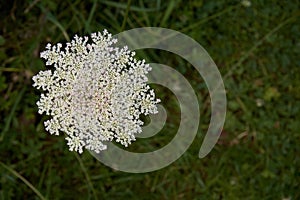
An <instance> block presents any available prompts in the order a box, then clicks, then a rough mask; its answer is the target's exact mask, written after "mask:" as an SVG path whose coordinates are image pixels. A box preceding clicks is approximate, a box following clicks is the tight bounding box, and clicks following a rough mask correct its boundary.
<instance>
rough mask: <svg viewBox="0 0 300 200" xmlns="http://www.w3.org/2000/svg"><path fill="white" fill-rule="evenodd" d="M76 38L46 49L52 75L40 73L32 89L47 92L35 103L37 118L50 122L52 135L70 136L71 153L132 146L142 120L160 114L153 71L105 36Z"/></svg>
mask: <svg viewBox="0 0 300 200" xmlns="http://www.w3.org/2000/svg"><path fill="white" fill-rule="evenodd" d="M89 40H90V39H89V38H88V37H78V36H75V37H74V39H73V40H72V41H71V42H69V43H66V44H65V47H64V48H63V45H62V44H60V43H59V44H57V45H54V46H52V45H51V44H48V45H47V46H46V49H47V50H46V51H44V52H42V53H41V57H42V58H44V59H46V65H52V66H53V67H54V70H53V71H51V70H46V71H41V72H39V73H38V74H37V75H35V76H34V77H33V78H32V79H33V81H34V84H33V86H34V87H36V88H38V89H42V90H43V91H45V93H44V94H41V98H40V100H39V101H38V102H37V106H38V109H39V113H40V114H43V113H45V114H46V115H49V116H51V117H52V118H51V119H50V120H48V121H46V122H45V123H44V124H45V127H46V130H47V131H48V132H50V134H55V135H59V133H60V132H64V133H66V135H67V137H66V140H67V141H68V142H67V145H68V146H69V150H70V151H77V152H79V153H82V152H83V148H86V149H89V150H92V151H95V152H96V153H99V152H100V151H102V150H105V149H106V148H107V147H106V145H104V144H103V141H112V140H115V141H116V142H120V143H121V144H122V145H124V146H126V147H127V146H128V145H129V144H131V142H132V141H134V140H135V135H136V134H138V133H140V132H141V131H142V129H141V126H142V125H143V122H142V121H141V120H140V119H139V116H140V115H141V114H144V115H148V114H150V113H152V114H154V113H157V107H156V104H157V103H159V102H160V100H159V99H156V98H155V94H154V91H153V90H151V89H150V87H149V86H148V85H147V84H146V82H147V80H148V79H147V77H146V74H147V73H148V72H149V71H150V70H151V68H150V66H149V65H148V64H145V61H144V60H142V61H140V60H136V59H135V58H134V57H133V56H134V55H135V53H134V52H132V51H129V50H128V48H127V47H126V46H125V47H123V48H117V47H114V46H113V45H114V44H115V43H117V40H116V39H113V38H112V36H111V34H109V33H108V32H107V31H106V30H104V31H103V33H100V32H98V33H93V34H91V42H90V43H89V42H88V41H89Z"/></svg>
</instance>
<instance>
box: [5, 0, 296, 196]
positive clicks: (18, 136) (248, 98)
mask: <svg viewBox="0 0 300 200" xmlns="http://www.w3.org/2000/svg"><path fill="white" fill-rule="evenodd" d="M0 8H1V12H0V17H1V21H0V66H1V68H0V134H1V135H0V163H1V165H0V199H5V200H7V199H43V198H45V199H284V198H286V199H295V200H296V199H300V192H299V187H300V170H299V169H300V157H299V152H300V145H299V142H300V123H299V119H300V59H299V52H300V41H299V38H300V20H299V19H300V12H299V10H300V3H299V1H295V0H294V1H280V0H274V1H268V0H256V1H254V0H253V1H252V5H251V7H247V8H246V7H243V6H242V5H241V4H240V2H239V1H238V0H220V1H204V0H202V1H201V0H200V1H199V0H188V1H183V0H174V1H161V0H135V1H134V0H132V1H130V0H129V1H124V0H122V1H112V0H103V1H101V0H98V1H97V0H87V1H80V0H74V1H71V0H66V1H51V0H43V1H38V0H31V1H29V0H28V1H17V0H12V1H6V2H4V1H3V2H0ZM145 26H160V27H166V28H171V29H174V30H177V31H181V32H183V33H185V34H187V35H188V36H190V37H192V38H194V39H195V40H196V41H198V42H199V43H200V44H201V45H202V46H203V47H204V48H205V49H206V50H207V51H208V53H209V54H210V55H211V57H212V58H213V59H214V61H215V62H216V64H217V66H218V67H219V70H220V72H221V74H222V76H223V78H224V83H225V87H226V90H227V98H228V107H227V108H228V110H227V117H226V123H225V126H224V130H223V132H222V136H221V138H220V140H219V142H218V144H217V145H216V146H215V148H214V149H213V151H212V152H211V153H210V154H209V155H208V156H207V157H205V158H204V159H198V151H199V147H200V144H201V141H202V139H203V135H204V134H205V131H206V130H207V128H208V123H209V119H210V103H209V98H208V91H207V89H206V86H205V83H204V82H203V80H202V78H201V77H199V76H198V74H197V73H196V71H195V70H194V69H193V68H192V67H191V66H190V65H189V64H187V63H186V62H185V61H184V60H182V59H181V58H178V57H177V56H174V55H172V54H170V53H167V52H163V51H157V50H144V51H143V53H146V54H147V61H148V62H158V63H164V64H167V65H170V66H172V67H174V68H176V69H177V70H178V71H180V72H181V73H182V74H183V75H184V76H185V77H186V78H187V79H188V80H189V81H190V83H191V84H192V86H193V87H194V89H197V90H198V91H199V93H198V94H197V95H198V98H199V102H200V106H201V108H200V109H201V121H200V127H199V133H198V135H197V138H196V140H195V141H194V142H193V144H192V145H191V147H190V148H189V150H188V151H187V152H186V153H185V154H184V155H183V156H182V157H181V158H180V159H179V160H177V161H176V162H174V163H172V164H171V165H170V166H168V167H166V168H164V169H161V170H159V171H155V172H150V173H144V174H130V173H124V172H118V171H115V170H113V169H111V168H109V167H106V166H105V165H103V164H102V163H100V162H98V161H97V160H96V159H95V158H93V157H92V156H91V155H90V154H89V153H88V152H85V153H83V154H82V155H76V154H74V153H72V152H69V151H68V149H67V146H66V144H65V140H64V138H63V136H59V137H54V136H50V135H49V134H48V133H46V132H45V130H44V127H43V121H44V120H45V119H46V117H45V116H40V115H38V114H37V107H36V105H35V102H36V101H37V99H38V98H39V93H40V92H39V91H37V90H35V89H34V88H33V87H31V85H32V81H31V77H32V76H33V75H34V74H36V73H37V72H38V71H39V70H44V69H45V64H44V61H43V60H41V59H40V58H39V52H40V51H42V50H44V47H45V44H46V43H48V42H51V43H56V42H64V41H67V40H69V39H70V38H72V37H73V35H74V34H79V35H84V34H88V33H91V32H95V31H101V30H102V29H104V28H106V29H108V30H109V31H110V32H112V33H113V34H116V33H119V32H120V31H122V30H127V29H131V28H137V27H145ZM138 53H139V55H140V57H142V56H141V55H143V54H142V52H141V51H139V52H138ZM156 90H157V93H158V95H159V97H160V98H161V99H162V101H163V105H165V106H166V108H167V111H168V113H169V114H170V115H169V117H168V121H167V122H168V123H167V124H166V126H165V127H164V129H163V130H162V132H161V133H160V134H159V135H157V136H155V137H157V138H155V137H154V138H149V139H143V140H140V143H139V140H138V141H137V142H136V143H135V144H133V145H132V146H131V147H130V150H132V151H134V150H135V149H137V150H139V151H145V150H147V149H152V150H153V149H155V148H159V147H162V146H164V145H165V144H166V142H168V141H170V139H172V137H173V136H174V134H175V132H176V130H177V128H178V125H179V120H178V117H179V113H180V110H179V108H178V105H177V103H176V99H175V98H174V96H173V95H172V93H170V92H169V91H166V90H165V89H164V88H159V87H157V88H156ZM260 104H261V105H260Z"/></svg>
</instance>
